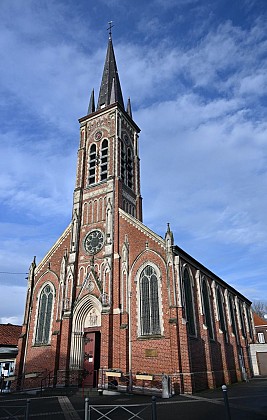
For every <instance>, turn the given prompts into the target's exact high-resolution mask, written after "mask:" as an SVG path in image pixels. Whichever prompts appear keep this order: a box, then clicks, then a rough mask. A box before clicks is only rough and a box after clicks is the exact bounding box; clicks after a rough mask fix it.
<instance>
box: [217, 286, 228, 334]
mask: <svg viewBox="0 0 267 420" xmlns="http://www.w3.org/2000/svg"><path fill="white" fill-rule="evenodd" d="M217 304H218V311H219V322H220V329H221V331H223V332H224V333H226V324H225V313H224V307H223V301H222V292H221V291H220V289H219V288H217Z"/></svg>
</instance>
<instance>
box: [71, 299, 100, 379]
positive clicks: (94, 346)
mask: <svg viewBox="0 0 267 420" xmlns="http://www.w3.org/2000/svg"><path fill="white" fill-rule="evenodd" d="M101 310H102V305H101V303H100V302H99V300H98V299H97V298H96V297H95V296H93V295H86V296H84V297H82V298H81V299H80V300H79V301H78V302H77V304H76V305H75V308H74V311H73V329H72V343H71V358H70V368H71V369H78V370H79V371H81V373H82V378H83V386H86V387H95V386H97V384H98V371H99V368H100V355H101Z"/></svg>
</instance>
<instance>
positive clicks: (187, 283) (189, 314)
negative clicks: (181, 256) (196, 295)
mask: <svg viewBox="0 0 267 420" xmlns="http://www.w3.org/2000/svg"><path fill="white" fill-rule="evenodd" d="M183 289H184V306H185V316H186V320H187V323H188V332H189V334H190V335H196V325H195V313H194V301H193V292H192V284H191V279H190V275H189V271H188V269H187V268H185V270H184V274H183Z"/></svg>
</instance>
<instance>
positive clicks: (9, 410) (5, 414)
mask: <svg viewBox="0 0 267 420" xmlns="http://www.w3.org/2000/svg"><path fill="white" fill-rule="evenodd" d="M29 416H30V400H27V401H26V403H25V404H24V405H14V404H12V405H6V404H2V403H0V418H4V419H5V420H7V419H13V420H17V419H21V418H23V417H24V419H25V420H29Z"/></svg>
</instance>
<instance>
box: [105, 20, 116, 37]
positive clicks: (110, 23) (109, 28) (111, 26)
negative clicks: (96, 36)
mask: <svg viewBox="0 0 267 420" xmlns="http://www.w3.org/2000/svg"><path fill="white" fill-rule="evenodd" d="M112 23H113V21H112V20H111V21H110V22H108V24H109V27H108V28H107V31H108V30H109V39H111V35H112V31H111V28H113V26H114V25H112Z"/></svg>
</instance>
